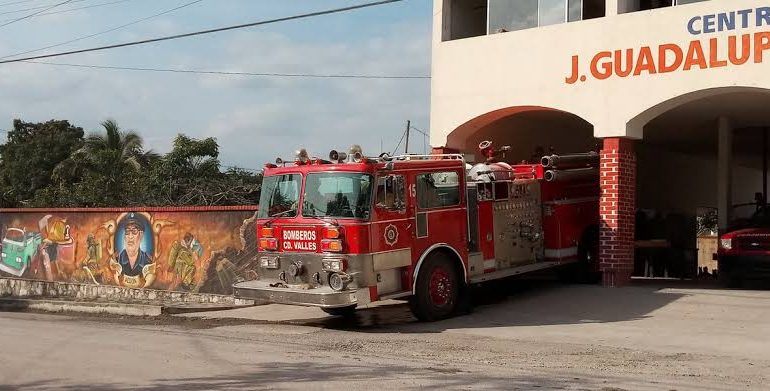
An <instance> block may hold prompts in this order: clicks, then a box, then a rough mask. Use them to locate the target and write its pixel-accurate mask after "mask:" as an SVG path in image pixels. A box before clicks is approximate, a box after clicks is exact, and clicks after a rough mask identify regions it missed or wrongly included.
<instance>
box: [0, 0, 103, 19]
mask: <svg viewBox="0 0 770 391" xmlns="http://www.w3.org/2000/svg"><path fill="white" fill-rule="evenodd" d="M83 1H88V0H72V1H70V2H68V3H80V2H83ZM48 7H50V5H40V6H37V7H30V8H19V9H16V10H13V11H4V12H0V15H8V14H18V13H21V12H27V11H37V10H40V9H42V10H43V11H47V10H45V9H44V8H48Z"/></svg>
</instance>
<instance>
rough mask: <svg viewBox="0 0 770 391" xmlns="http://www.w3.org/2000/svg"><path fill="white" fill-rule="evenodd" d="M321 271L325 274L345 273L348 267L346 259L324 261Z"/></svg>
mask: <svg viewBox="0 0 770 391" xmlns="http://www.w3.org/2000/svg"><path fill="white" fill-rule="evenodd" d="M321 269H323V271H325V272H344V271H345V270H346V269H347V267H346V264H345V260H344V259H324V260H323V261H322V262H321Z"/></svg>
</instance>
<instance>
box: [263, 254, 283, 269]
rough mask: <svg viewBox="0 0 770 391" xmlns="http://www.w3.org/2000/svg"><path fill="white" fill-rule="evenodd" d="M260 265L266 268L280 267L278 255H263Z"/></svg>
mask: <svg viewBox="0 0 770 391" xmlns="http://www.w3.org/2000/svg"><path fill="white" fill-rule="evenodd" d="M259 266H261V267H263V268H265V269H278V267H279V265H278V257H262V258H260V259H259Z"/></svg>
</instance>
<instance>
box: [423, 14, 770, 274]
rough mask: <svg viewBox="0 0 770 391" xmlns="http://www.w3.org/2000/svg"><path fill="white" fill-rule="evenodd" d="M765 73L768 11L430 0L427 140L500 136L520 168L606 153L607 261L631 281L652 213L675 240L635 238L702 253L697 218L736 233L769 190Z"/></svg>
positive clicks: (454, 142) (769, 83)
mask: <svg viewBox="0 0 770 391" xmlns="http://www.w3.org/2000/svg"><path fill="white" fill-rule="evenodd" d="M768 71H770V3H768V2H766V1H759V0H729V1H728V0H711V1H704V0H434V27H433V70H432V92H431V100H432V102H431V144H432V145H434V146H444V147H446V148H449V149H456V150H461V151H463V152H473V151H475V149H476V145H478V142H479V141H481V140H484V139H491V140H493V141H495V142H496V143H497V144H510V145H511V146H512V153H511V154H510V158H511V160H512V161H519V160H522V159H528V158H529V157H530V156H531V155H532V152H533V151H534V150H535V148H536V147H538V146H540V147H544V148H546V150H547V149H548V148H553V149H554V150H555V151H556V152H557V153H569V152H581V151H586V150H589V149H594V148H595V146H596V145H597V142H598V143H600V145H601V146H600V148H601V150H602V154H603V157H604V159H603V164H602V200H601V205H602V216H601V217H602V227H601V229H602V249H601V263H602V268H603V270H604V272H605V273H604V276H605V283H606V284H607V285H615V284H620V283H623V282H625V281H627V280H628V278H629V276H630V274H631V273H632V271H633V267H634V248H635V242H634V231H635V230H639V229H641V228H640V227H639V225H635V214H637V213H640V210H641V211H645V212H648V213H655V214H657V215H658V216H665V219H664V220H662V221H664V222H665V223H661V224H659V226H665V227H668V228H667V229H669V230H674V231H675V232H674V233H673V234H672V232H668V233H666V232H662V233H661V232H658V233H648V234H638V235H637V236H643V235H647V236H649V237H645V238H644V239H650V238H661V239H668V241H669V243H670V244H672V246H673V247H676V248H679V249H681V250H692V249H694V248H695V246H696V244H695V243H696V242H695V223H694V221H695V215H696V211H697V209H698V208H717V209H718V210H719V214H718V215H719V226H720V227H721V228H724V227H727V226H728V224H729V222H730V221H731V219H732V218H733V217H734V212H733V210H734V208H733V206H734V205H735V204H740V203H750V202H752V201H753V200H754V195H755V193H756V192H763V193H764V190H763V189H765V188H766V187H767V185H766V184H764V187H763V175H762V172H763V171H762V164H763V159H762V156H763V147H762V144H763V134H764V127H766V126H770V72H768ZM677 218H678V219H680V220H681V221H680V223H676V222H673V221H674V220H676V219H677ZM677 224H678V225H677ZM682 227H684V229H685V231H686V232H685V231H682V230H683V228H682ZM677 233H678V234H679V236H680V237H677ZM637 239H640V238H639V237H637ZM673 242H677V244H676V245H674V244H673ZM637 244H638V243H637ZM682 254H685V253H684V252H683V253H682ZM681 257H682V258H683V259H684V258H687V255H681Z"/></svg>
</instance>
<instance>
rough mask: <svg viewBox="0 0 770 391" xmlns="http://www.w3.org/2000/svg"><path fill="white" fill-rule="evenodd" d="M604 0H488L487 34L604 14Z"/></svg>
mask: <svg viewBox="0 0 770 391" xmlns="http://www.w3.org/2000/svg"><path fill="white" fill-rule="evenodd" d="M604 6H605V3H604V0H488V6H487V14H488V19H487V20H488V23H487V33H488V34H495V33H502V32H507V31H516V30H523V29H526V28H532V27H538V26H548V25H552V24H559V23H566V22H575V21H579V20H584V19H591V18H596V17H601V16H604Z"/></svg>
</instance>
